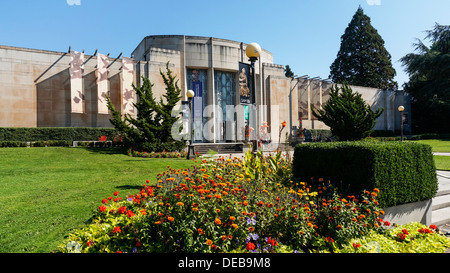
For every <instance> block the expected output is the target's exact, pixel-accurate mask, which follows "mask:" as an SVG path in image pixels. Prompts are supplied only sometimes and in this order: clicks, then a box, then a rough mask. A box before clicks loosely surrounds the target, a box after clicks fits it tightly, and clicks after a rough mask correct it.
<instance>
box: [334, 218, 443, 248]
mask: <svg viewBox="0 0 450 273" xmlns="http://www.w3.org/2000/svg"><path fill="white" fill-rule="evenodd" d="M448 248H450V239H449V238H448V237H445V236H443V235H442V233H440V232H439V230H438V229H437V227H436V226H433V225H431V226H430V227H427V226H425V225H423V224H420V223H416V222H412V223H408V224H405V225H398V226H395V227H389V228H387V229H386V230H385V232H382V233H379V232H374V231H370V232H369V233H368V234H367V235H365V236H363V237H361V238H358V239H351V240H349V242H348V244H347V245H346V246H344V247H342V248H341V249H338V250H337V251H336V252H340V253H443V252H445V251H446V250H447V249H448Z"/></svg>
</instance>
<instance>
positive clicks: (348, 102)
mask: <svg viewBox="0 0 450 273" xmlns="http://www.w3.org/2000/svg"><path fill="white" fill-rule="evenodd" d="M340 90H341V91H342V92H339V91H340ZM322 108H323V109H319V110H317V112H316V111H315V109H314V107H311V111H312V114H313V115H314V116H315V117H316V118H317V119H318V120H320V121H322V122H323V123H325V125H327V126H329V127H330V130H331V133H332V134H333V135H334V136H336V137H337V138H338V139H339V140H340V141H347V140H350V141H352V140H359V139H363V138H366V137H368V136H369V135H370V134H371V132H372V129H373V127H374V126H375V124H376V119H377V118H378V117H379V116H380V115H381V114H382V113H383V111H384V109H383V108H379V109H377V110H376V111H373V110H372V109H371V108H370V105H368V104H367V103H366V102H365V101H364V99H363V98H362V96H361V94H360V93H357V92H353V91H352V89H351V88H350V86H349V85H348V84H347V83H344V84H343V85H342V86H341V87H339V86H338V85H337V84H336V85H334V86H333V87H331V90H330V99H329V100H328V101H327V102H326V103H325V104H324V105H323V107H322Z"/></svg>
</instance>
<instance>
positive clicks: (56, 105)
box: [0, 35, 410, 143]
mask: <svg viewBox="0 0 450 273" xmlns="http://www.w3.org/2000/svg"><path fill="white" fill-rule="evenodd" d="M246 47H247V44H245V43H242V42H236V41H230V40H224V39H218V38H213V37H197V36H184V35H157V36H147V37H145V38H144V39H143V40H142V41H141V42H140V43H139V45H138V46H137V47H136V49H135V50H134V51H133V53H132V54H131V56H130V57H123V56H117V57H116V56H107V55H104V54H101V53H100V52H95V54H94V52H93V53H91V55H89V54H88V53H87V52H85V53H83V52H79V51H75V50H70V51H68V52H54V51H45V50H36V49H27V48H17V47H11V46H0V127H111V126H112V125H111V123H110V121H109V118H110V114H109V113H108V109H107V107H106V101H105V94H109V95H110V97H111V99H112V101H113V103H114V105H115V106H116V109H120V110H121V111H122V113H130V114H132V115H134V114H136V113H135V109H134V108H133V105H132V103H133V102H134V101H135V100H136V99H137V98H136V97H135V94H134V92H133V90H132V87H131V84H132V83H134V84H135V85H139V84H140V81H141V77H148V78H149V79H150V80H151V82H152V83H153V84H154V87H153V92H154V95H155V96H157V97H159V96H161V95H162V94H163V93H164V92H165V85H164V83H163V80H162V77H161V76H160V70H162V71H165V70H166V65H167V64H169V67H170V69H171V70H172V71H173V72H174V73H175V74H176V75H177V78H178V80H179V81H178V84H179V86H180V88H181V90H182V93H183V94H182V100H183V101H187V97H186V91H187V90H194V91H195V92H196V95H195V97H194V98H193V103H192V105H193V120H194V141H195V142H215V143H220V142H236V141H240V140H241V138H242V135H244V132H243V128H244V126H245V125H251V126H253V127H254V128H255V131H258V129H259V126H260V125H261V124H263V122H267V124H269V125H270V126H269V129H268V132H266V133H268V135H267V137H268V138H271V139H276V140H278V128H279V126H280V124H281V122H282V121H286V122H287V126H286V129H285V131H283V138H282V140H284V139H285V137H284V133H286V132H287V133H288V134H289V135H296V133H297V129H298V128H299V127H300V126H301V127H303V128H309V129H311V128H314V129H326V126H324V125H323V124H322V123H321V122H319V121H317V120H315V118H314V117H313V116H312V114H311V109H310V105H313V106H314V107H316V108H319V107H320V106H321V105H322V104H323V103H325V102H326V101H327V99H328V97H329V95H328V92H329V89H330V87H331V83H329V82H327V81H323V80H320V79H310V78H295V79H294V78H287V77H285V76H284V65H278V64H274V63H273V55H272V53H270V52H268V51H267V50H264V49H263V50H262V51H261V55H260V57H259V58H258V60H257V61H256V63H255V74H256V77H255V78H256V83H255V91H256V92H255V93H254V96H250V94H249V93H246V92H249V91H251V90H250V89H246V88H247V87H250V86H251V83H252V81H251V79H252V77H251V75H250V74H249V73H248V71H245V73H246V74H245V73H243V68H244V70H245V69H248V65H249V60H248V58H247V56H246V54H245V49H246ZM304 70H305V71H307V68H304ZM244 74H245V75H246V76H247V79H245V77H244ZM245 80H247V81H245ZM353 90H354V91H357V92H360V93H361V94H362V95H363V97H364V99H365V100H366V101H367V102H368V103H369V104H370V105H371V106H372V107H373V108H374V109H376V108H378V107H383V108H384V109H385V111H384V114H383V115H382V116H381V117H380V118H379V119H378V120H377V125H376V127H375V129H377V130H398V129H399V127H400V118H399V114H398V112H397V110H396V109H397V107H398V106H399V105H400V104H402V105H404V106H405V107H406V110H407V111H406V112H408V110H409V103H408V97H405V96H404V95H403V92H397V91H383V90H377V89H374V88H365V87H357V86H353ZM249 99H251V100H249ZM249 116H250V118H249ZM252 117H254V118H252ZM409 118H410V116H409ZM249 122H250V123H249ZM264 124H265V123H264Z"/></svg>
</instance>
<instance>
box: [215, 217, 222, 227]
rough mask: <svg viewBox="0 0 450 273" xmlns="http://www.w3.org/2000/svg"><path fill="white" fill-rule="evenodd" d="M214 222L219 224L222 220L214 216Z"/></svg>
mask: <svg viewBox="0 0 450 273" xmlns="http://www.w3.org/2000/svg"><path fill="white" fill-rule="evenodd" d="M214 223H216V224H218V225H220V224H222V221H220V219H219V218H216V219H215V220H214Z"/></svg>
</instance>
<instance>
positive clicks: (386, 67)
mask: <svg viewBox="0 0 450 273" xmlns="http://www.w3.org/2000/svg"><path fill="white" fill-rule="evenodd" d="M330 70H331V72H330V76H329V77H330V79H332V80H333V81H334V82H335V83H343V82H344V81H346V82H347V83H348V84H350V85H358V86H366V87H374V88H379V89H383V90H396V89H397V87H398V85H397V83H396V82H395V81H394V80H393V79H394V76H395V75H396V72H395V69H394V68H393V67H392V63H391V55H390V54H389V52H388V51H387V50H386V48H385V47H384V40H383V39H382V38H381V36H380V35H379V34H378V32H377V30H376V29H375V28H374V27H373V26H372V25H371V23H370V18H369V17H368V16H367V15H365V14H364V12H363V9H362V8H361V7H359V8H358V10H357V11H356V13H355V15H354V16H353V18H352V20H351V22H350V23H349V25H348V27H347V28H346V29H345V32H344V34H343V35H342V36H341V46H340V49H339V52H338V54H337V57H336V59H335V61H334V62H333V63H332V65H331V66H330Z"/></svg>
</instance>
